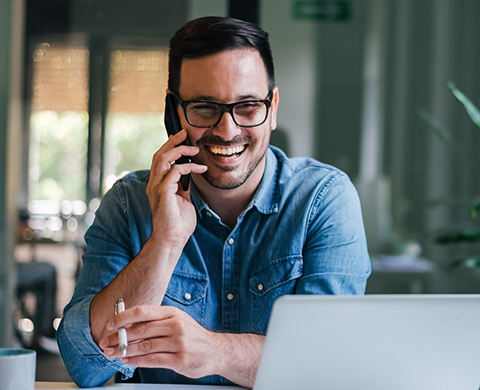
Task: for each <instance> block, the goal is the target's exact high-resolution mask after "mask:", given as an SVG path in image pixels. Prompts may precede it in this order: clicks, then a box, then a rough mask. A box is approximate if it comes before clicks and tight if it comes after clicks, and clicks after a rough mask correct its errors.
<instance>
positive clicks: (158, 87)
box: [103, 50, 168, 191]
mask: <svg viewBox="0 0 480 390" xmlns="http://www.w3.org/2000/svg"><path fill="white" fill-rule="evenodd" d="M167 75H168V52H167V51H166V50H114V51H113V52H112V54H111V56H110V87H109V98H108V101H109V104H108V114H107V121H106V136H105V149H104V156H105V157H104V175H103V177H104V183H103V190H104V191H106V190H108V189H109V188H110V187H111V186H112V185H113V183H114V182H115V181H116V180H117V179H118V178H119V177H121V176H123V175H125V174H126V173H128V172H131V171H134V170H140V169H149V168H150V165H151V162H152V157H153V154H154V153H155V152H156V151H157V150H158V149H159V147H160V146H161V145H162V144H163V143H164V142H165V141H166V140H167V134H166V131H165V126H164V123H163V112H164V108H165V91H166V89H167Z"/></svg>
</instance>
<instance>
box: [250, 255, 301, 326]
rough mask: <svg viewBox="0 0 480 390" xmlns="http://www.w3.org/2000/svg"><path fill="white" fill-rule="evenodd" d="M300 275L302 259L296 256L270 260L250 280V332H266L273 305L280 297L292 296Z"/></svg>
mask: <svg viewBox="0 0 480 390" xmlns="http://www.w3.org/2000/svg"><path fill="white" fill-rule="evenodd" d="M302 274H303V257H302V256H300V255H297V256H288V257H283V258H280V259H275V260H272V261H271V262H269V263H267V264H266V265H265V266H262V267H260V268H259V270H258V271H257V273H256V274H255V275H253V276H252V277H251V278H250V281H249V291H250V293H251V294H253V299H252V312H251V313H252V314H251V326H252V327H253V329H252V330H255V331H257V332H266V330H267V325H268V320H269V318H270V313H271V311H272V307H273V303H274V302H275V300H276V299H277V298H279V297H281V296H282V295H288V294H293V293H294V292H295V286H296V283H297V279H298V278H299V277H300V276H302Z"/></svg>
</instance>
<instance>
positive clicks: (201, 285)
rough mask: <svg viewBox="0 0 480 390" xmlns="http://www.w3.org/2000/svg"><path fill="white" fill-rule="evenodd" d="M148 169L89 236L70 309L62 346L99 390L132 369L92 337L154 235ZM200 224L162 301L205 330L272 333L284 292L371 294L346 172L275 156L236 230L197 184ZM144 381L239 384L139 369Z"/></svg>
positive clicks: (78, 374)
mask: <svg viewBox="0 0 480 390" xmlns="http://www.w3.org/2000/svg"><path fill="white" fill-rule="evenodd" d="M149 174H150V172H149V171H139V172H134V173H132V174H129V175H128V176H126V177H125V178H123V179H121V180H119V181H118V182H117V183H116V184H115V185H114V186H113V187H112V189H111V190H110V191H109V192H108V193H107V194H106V195H105V197H104V199H103V201H102V204H101V206H100V208H99V209H98V210H97V213H96V218H95V221H94V223H93V225H92V226H91V227H90V229H89V230H88V231H87V233H86V235H85V240H86V243H87V247H86V251H85V254H84V256H83V263H84V265H83V269H82V271H81V274H80V278H79V280H78V283H77V285H76V288H75V292H74V295H73V297H72V300H71V302H70V303H69V304H68V305H67V306H66V307H65V310H64V317H63V320H62V323H61V325H60V327H59V330H58V333H57V339H58V344H59V346H60V351H61V353H62V356H63V359H64V361H65V364H66V366H67V369H68V371H69V373H70V376H71V377H72V379H73V380H74V381H75V382H76V383H77V384H78V385H80V386H85V387H88V386H98V385H99V384H101V383H103V382H105V381H107V380H108V379H109V378H110V377H111V376H112V375H114V374H115V373H116V372H117V371H120V372H121V373H123V375H124V377H130V376H132V375H133V371H134V369H135V368H134V367H131V366H128V365H126V364H124V363H122V361H121V360H120V359H107V358H106V357H105V356H104V355H103V353H102V351H101V349H100V348H99V347H98V346H97V345H96V343H95V342H94V341H93V339H92V336H91V334H90V325H89V310H90V303H91V300H92V298H93V297H94V296H95V294H97V293H98V292H99V291H100V290H101V289H102V288H103V287H104V286H106V285H107V284H109V283H110V282H111V281H112V279H113V278H114V277H115V276H116V275H117V274H118V273H119V272H120V271H121V270H122V269H123V268H124V267H125V266H126V265H127V264H128V263H129V262H130V261H132V260H133V259H134V258H135V256H137V254H138V253H139V252H140V250H141V249H142V247H143V245H144V244H145V242H146V241H147V240H148V238H149V237H150V235H151V232H152V223H151V210H150V205H149V202H148V198H147V195H146V186H147V183H148V179H149ZM190 196H191V201H192V203H193V205H194V206H195V209H196V212H197V226H196V229H195V231H194V233H193V235H192V236H191V237H190V239H189V241H188V242H187V244H186V246H185V248H184V250H183V253H182V255H181V257H180V259H179V261H178V264H177V266H176V268H175V270H174V272H173V275H172V277H171V279H170V283H169V285H168V288H167V291H166V294H165V298H164V301H163V304H164V305H170V306H176V307H178V308H180V309H182V310H183V311H185V312H187V313H188V314H189V315H190V316H191V317H193V318H194V319H195V320H196V321H198V322H199V323H200V324H201V325H203V326H204V327H205V328H207V329H211V330H214V331H222V332H233V333H245V332H249V333H265V332H266V329H267V324H268V320H269V317H270V312H271V310H272V306H273V303H274V301H275V300H276V299H277V298H278V297H280V296H282V295H285V294H363V293H364V291H365V286H366V281H367V278H368V276H369V275H370V259H369V256H368V252H367V245H366V240H365V232H364V227H363V221H362V215H361V209H360V203H359V200H358V196H357V193H356V191H355V188H354V186H353V185H352V183H351V181H350V180H349V178H348V177H347V176H346V175H345V174H344V173H343V172H341V171H340V170H338V169H336V168H334V167H331V166H329V165H325V164H322V163H319V162H318V161H315V160H313V159H309V158H292V159H289V158H287V157H286V156H285V154H284V153H283V152H281V151H280V150H279V149H276V148H274V147H270V148H269V149H268V151H267V161H266V167H265V173H264V176H263V178H262V181H261V184H260V186H259V188H258V190H257V193H256V194H255V196H254V198H253V200H252V201H251V202H250V204H249V206H248V207H247V208H246V209H245V210H244V211H243V212H242V214H241V215H240V216H239V217H238V220H237V224H236V226H235V228H234V229H233V230H232V229H230V228H229V227H227V226H226V225H225V224H223V223H222V222H221V220H220V218H219V217H218V216H217V215H216V214H215V212H213V211H212V209H211V208H210V207H209V206H208V205H207V204H205V202H204V201H203V200H202V198H201V197H200V195H199V194H198V192H197V190H196V188H195V186H194V184H193V182H192V184H191V194H190ZM138 370H139V374H140V378H141V380H142V382H160V383H197V384H231V383H230V382H229V381H227V380H226V379H224V378H222V377H220V376H209V377H204V378H199V379H190V378H186V377H184V376H181V375H179V374H177V373H175V372H173V371H171V370H166V369H144V368H139V369H138Z"/></svg>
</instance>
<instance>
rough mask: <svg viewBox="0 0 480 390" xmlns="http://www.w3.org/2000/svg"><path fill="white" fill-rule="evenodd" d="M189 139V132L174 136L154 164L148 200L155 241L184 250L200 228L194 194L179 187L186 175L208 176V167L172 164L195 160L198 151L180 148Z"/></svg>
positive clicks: (154, 159)
mask: <svg viewBox="0 0 480 390" xmlns="http://www.w3.org/2000/svg"><path fill="white" fill-rule="evenodd" d="M186 138H187V132H186V131H185V130H182V131H180V132H179V133H177V134H175V135H174V136H171V137H170V138H169V140H168V141H167V142H165V144H163V146H162V147H161V148H160V149H159V150H158V151H157V152H156V153H155V155H154V156H153V160H152V167H151V171H150V180H149V182H148V185H147V196H148V200H149V202H150V208H151V210H152V228H153V232H152V237H154V239H155V240H160V241H161V242H164V243H166V244H167V245H173V246H176V247H179V248H180V249H183V247H184V246H185V244H186V242H187V241H188V239H189V237H190V236H191V235H192V233H193V231H194V230H195V227H196V214H195V208H194V207H193V205H192V203H191V202H190V191H187V192H185V191H183V189H182V188H181V186H180V185H179V180H180V177H181V176H182V175H186V174H189V173H200V174H201V173H204V172H205V171H206V170H207V167H206V166H205V165H199V164H194V163H188V164H176V165H172V163H173V162H174V161H176V160H178V159H179V158H180V157H182V156H195V155H196V154H197V153H198V147H196V146H186V145H180V144H181V143H182V142H183V141H185V139H186Z"/></svg>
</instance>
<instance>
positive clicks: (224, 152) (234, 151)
mask: <svg viewBox="0 0 480 390" xmlns="http://www.w3.org/2000/svg"><path fill="white" fill-rule="evenodd" d="M207 149H208V151H209V152H210V153H212V154H214V155H216V156H221V157H235V156H239V155H240V154H242V152H243V151H244V150H245V145H238V146H232V147H230V148H220V147H218V146H207Z"/></svg>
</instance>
